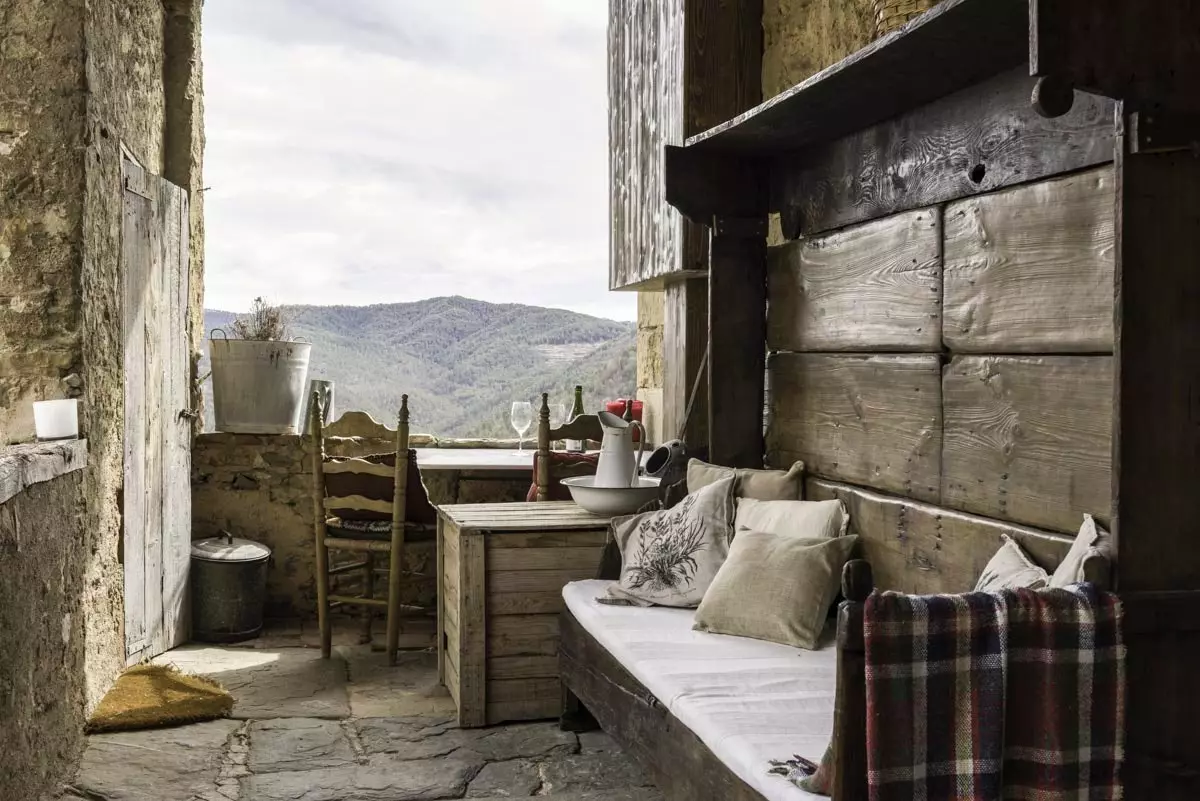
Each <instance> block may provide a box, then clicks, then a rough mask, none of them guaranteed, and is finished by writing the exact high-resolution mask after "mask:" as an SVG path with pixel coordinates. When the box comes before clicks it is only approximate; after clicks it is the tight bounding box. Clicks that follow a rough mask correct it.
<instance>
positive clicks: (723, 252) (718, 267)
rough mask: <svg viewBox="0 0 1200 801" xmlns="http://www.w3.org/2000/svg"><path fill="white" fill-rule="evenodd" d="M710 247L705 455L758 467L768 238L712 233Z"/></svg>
mask: <svg viewBox="0 0 1200 801" xmlns="http://www.w3.org/2000/svg"><path fill="white" fill-rule="evenodd" d="M763 222H765V221H763ZM710 248H711V250H710V255H709V275H708V309H709V312H708V347H709V359H708V376H709V380H708V432H709V459H710V461H712V462H713V463H715V464H722V465H728V466H729V467H751V468H759V467H762V465H763V396H764V373H763V368H764V362H765V360H766V338H767V332H766V327H767V297H766V295H767V286H766V268H767V264H766V258H767V254H766V241H765V239H764V238H763V235H762V234H760V235H759V236H757V237H741V236H720V235H718V234H716V233H714V234H713V236H712V237H711V238H710Z"/></svg>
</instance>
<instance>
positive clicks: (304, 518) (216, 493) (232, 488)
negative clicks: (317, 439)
mask: <svg viewBox="0 0 1200 801" xmlns="http://www.w3.org/2000/svg"><path fill="white" fill-rule="evenodd" d="M328 442H329V445H328V448H329V452H330V454H331V455H335V456H362V455H365V454H368V453H382V452H386V451H390V450H394V449H395V444H394V443H392V442H390V441H387V440H364V439H341V438H331V439H330V440H328ZM311 454H312V449H311V445H310V443H309V442H308V440H307V439H305V438H303V437H300V436H295V435H292V436H286V435H280V436H265V435H255V434H224V433H214V434H201V435H200V436H199V437H197V439H196V446H195V448H194V449H193V451H192V536H193V538H196V539H203V538H204V537H211V536H214V535H216V534H217V533H218V532H220V531H221V530H226V531H229V532H231V533H233V534H234V535H235V536H238V537H247V538H249V539H253V540H257V541H259V542H262V543H263V544H264V545H266V546H268V547H269V548H271V551H272V561H271V565H270V569H269V570H268V572H267V610H266V612H267V615H268V616H269V617H272V618H309V617H313V616H315V615H316V601H315V599H316V578H315V577H316V573H315V561H314V559H315V551H314V545H313V507H312V460H311ZM532 458H533V457H532V454H531V455H530V461H531V462H532ZM423 479H424V482H425V486H426V489H427V491H428V493H429V499H430V501H431V502H433V503H434V504H447V503H500V502H507V501H523V500H525V494H526V492H528V490H529V481H530V474H528V473H526V474H524V475H522V476H521V477H520V478H513V477H512V474H511V473H508V474H505V473H489V472H484V471H464V472H458V471H443V470H436V471H434V470H426V471H424V474H423ZM405 561H406V570H407V572H408V574H409V580H408V581H406V583H405V586H406V594H405V598H404V602H405V603H413V604H417V605H422V606H431V605H432V604H433V603H434V602H435V601H436V583H435V580H434V568H433V561H434V543H433V542H432V541H428V542H415V543H410V544H409V545H408V546H407V547H406V548H405Z"/></svg>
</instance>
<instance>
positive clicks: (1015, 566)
mask: <svg viewBox="0 0 1200 801" xmlns="http://www.w3.org/2000/svg"><path fill="white" fill-rule="evenodd" d="M1001 536H1002V537H1003V538H1004V544H1003V545H1001V546H1000V550H998V551H996V555H995V556H993V557H992V558H991V560H990V561H989V562H988V563H987V565H986V566H985V567H984V568H983V573H982V574H980V576H979V581H977V582H975V592H995V591H996V590H1019V589H1023V588H1024V589H1030V590H1041V589H1044V588H1046V587H1048V586H1050V574H1049V573H1047V572H1046V571H1045V570H1043V569H1042V568H1041V567H1039V566H1038V565H1037V564H1035V563H1034V561H1033V560H1032V559H1030V558H1029V555H1028V554H1027V553H1025V549H1023V548H1022V547H1021V546H1020V545H1019V544H1018V543H1017V541H1016V540H1014V539H1013V538H1012V537H1010V536H1008V535H1007V534H1002V535H1001Z"/></svg>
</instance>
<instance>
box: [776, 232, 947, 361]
mask: <svg viewBox="0 0 1200 801" xmlns="http://www.w3.org/2000/svg"><path fill="white" fill-rule="evenodd" d="M941 238H942V231H941V211H940V210H939V209H936V208H935V209H922V210H920V211H914V212H907V213H904V214H898V215H896V216H894V217H888V218H886V219H883V220H878V221H876V222H870V223H866V224H865V225H858V226H853V227H851V228H847V229H845V230H842V231H838V232H836V233H832V234H826V235H824V236H817V237H811V238H808V239H803V240H799V241H795V242H789V243H788V244H785V245H780V246H778V247H774V248H771V249H770V256H769V259H768V268H767V276H768V299H769V301H770V303H769V309H770V311H769V314H768V317H767V346H768V347H769V348H771V349H772V350H790V351H925V352H936V351H940V350H941V297H942V271H941V258H940V251H941Z"/></svg>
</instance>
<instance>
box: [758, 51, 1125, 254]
mask: <svg viewBox="0 0 1200 801" xmlns="http://www.w3.org/2000/svg"><path fill="white" fill-rule="evenodd" d="M1034 83H1035V81H1034V79H1032V78H1030V77H1029V76H1028V75H1027V74H1026V71H1025V69H1024V68H1021V69H1016V70H1013V71H1010V72H1007V73H1005V74H1003V75H999V76H997V77H995V78H992V79H990V80H988V81H985V82H984V83H982V84H979V85H977V86H971V87H969V88H967V89H963V90H962V91H960V92H957V93H955V94H953V95H950V96H948V97H944V98H942V99H941V100H937V101H935V102H933V103H931V104H929V105H928V106H924V107H922V108H919V109H916V110H914V111H910V112H908V113H906V114H903V115H902V116H899V117H896V118H895V119H890V120H888V121H886V122H882V123H879V124H878V125H875V126H874V127H871V128H866V129H863V130H861V131H858V132H856V133H852V134H849V135H847V136H845V137H843V138H841V139H838V140H835V141H832V142H829V143H826V144H821V145H817V146H814V147H811V148H808V149H804V150H800V151H796V152H793V153H791V154H789V155H784V156H780V157H779V158H778V160H777V162H776V163H775V164H776V166H775V167H774V168H773V170H772V180H773V182H774V183H773V186H772V190H771V191H772V200H771V210H772V211H778V212H780V214H781V217H782V221H783V232H784V235H785V236H787V237H788V238H789V239H795V238H796V237H797V236H799V235H800V234H802V233H803V234H805V235H807V234H813V233H818V232H821V231H827V230H829V229H832V228H840V227H841V226H844V225H849V224H851V223H856V222H863V221H865V220H871V219H875V218H877V217H885V216H887V215H889V214H895V213H897V212H900V211H908V210H911V209H918V208H923V207H925V206H931V205H934V204H936V203H945V202H947V201H951V200H957V199H959V198H964V197H970V196H972V195H978V194H982V193H984V192H991V191H993V190H996V189H1000V188H1002V187H1005V186H1012V185H1014V184H1019V183H1025V182H1028V181H1034V180H1037V179H1039V178H1048V177H1051V176H1053V175H1058V174H1060V173H1063V172H1068V171H1070V170H1077V169H1082V168H1084V167H1091V166H1095V165H1099V164H1103V163H1105V162H1109V161H1111V160H1112V153H1113V150H1112V147H1113V145H1112V140H1113V120H1114V106H1113V103H1112V102H1111V101H1109V100H1107V99H1105V98H1102V97H1096V96H1092V95H1084V94H1077V95H1076V98H1075V104H1074V107H1073V108H1072V109H1071V111H1070V113H1069V114H1066V115H1064V116H1062V117H1058V118H1055V119H1046V118H1044V117H1042V116H1041V115H1039V114H1038V113H1037V112H1036V111H1034V109H1033V107H1032V106H1031V105H1030V104H1029V97H1030V93H1031V92H1032V90H1033V86H1034Z"/></svg>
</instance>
